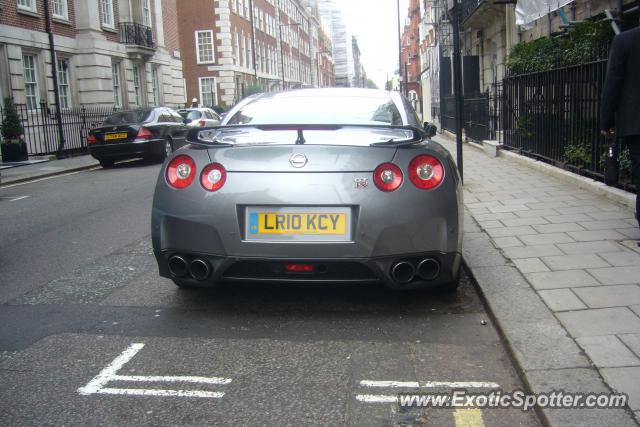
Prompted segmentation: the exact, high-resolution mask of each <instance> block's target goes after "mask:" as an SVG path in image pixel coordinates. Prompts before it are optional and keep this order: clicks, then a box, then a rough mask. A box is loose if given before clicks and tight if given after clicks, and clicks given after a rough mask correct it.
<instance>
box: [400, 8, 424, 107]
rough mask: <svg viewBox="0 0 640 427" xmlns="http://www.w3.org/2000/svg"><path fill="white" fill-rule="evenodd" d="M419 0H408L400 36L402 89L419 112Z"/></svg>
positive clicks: (420, 93)
mask: <svg viewBox="0 0 640 427" xmlns="http://www.w3.org/2000/svg"><path fill="white" fill-rule="evenodd" d="M420 21H421V17H420V0H409V10H408V13H407V18H406V22H405V26H404V31H403V33H402V38H401V46H402V54H401V59H402V62H401V64H402V70H401V72H402V74H401V81H402V82H403V84H402V91H403V93H404V94H405V95H406V96H407V98H408V99H409V101H411V103H412V105H413V107H414V108H415V110H416V111H417V112H418V114H421V109H422V105H421V99H422V85H421V84H420V73H421V67H420V40H419V39H420Z"/></svg>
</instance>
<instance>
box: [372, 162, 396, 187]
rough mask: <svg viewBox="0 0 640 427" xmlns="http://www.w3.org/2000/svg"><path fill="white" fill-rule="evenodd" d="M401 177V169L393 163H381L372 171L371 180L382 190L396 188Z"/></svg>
mask: <svg viewBox="0 0 640 427" xmlns="http://www.w3.org/2000/svg"><path fill="white" fill-rule="evenodd" d="M402 179H403V176H402V170H401V169H400V168H399V167H398V166H396V165H394V164H393V163H383V164H381V165H380V166H378V167H377V168H376V170H374V171H373V182H374V183H375V184H376V187H378V188H379V189H380V190H382V191H395V190H397V189H398V188H400V185H401V184H402Z"/></svg>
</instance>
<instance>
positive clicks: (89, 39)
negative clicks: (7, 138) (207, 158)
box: [0, 0, 185, 109]
mask: <svg viewBox="0 0 640 427" xmlns="http://www.w3.org/2000/svg"><path fill="white" fill-rule="evenodd" d="M176 1H177V0H49V4H50V12H51V21H52V31H53V33H54V43H55V51H56V64H55V70H56V72H57V73H58V81H59V83H58V86H59V93H60V103H61V106H62V108H63V109H67V108H73V107H79V106H81V105H85V106H92V105H100V106H110V107H111V106H116V107H119V108H134V107H137V106H146V105H167V106H176V105H182V104H184V102H185V91H184V80H183V75H182V61H181V59H180V47H179V44H178V33H177V21H176V19H175V16H176ZM0 8H1V10H0V96H3V97H5V96H11V97H13V98H14V102H15V103H16V104H22V105H27V107H28V108H34V109H35V108H37V107H36V106H38V105H51V104H53V103H54V102H55V96H54V88H53V78H52V77H51V76H52V74H51V72H52V68H53V67H52V64H51V59H50V54H49V41H48V35H47V33H46V32H45V18H44V1H43V0H1V1H0Z"/></svg>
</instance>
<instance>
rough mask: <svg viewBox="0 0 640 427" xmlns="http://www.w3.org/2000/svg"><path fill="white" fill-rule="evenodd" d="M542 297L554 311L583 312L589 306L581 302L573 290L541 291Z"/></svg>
mask: <svg viewBox="0 0 640 427" xmlns="http://www.w3.org/2000/svg"><path fill="white" fill-rule="evenodd" d="M539 295H540V297H542V300H543V301H544V302H545V303H546V304H547V306H548V307H549V308H550V309H551V310H553V311H569V310H581V309H584V308H587V306H586V305H585V304H584V303H583V302H582V301H580V298H578V297H577V296H576V294H574V293H573V292H571V289H551V290H548V291H540V292H539Z"/></svg>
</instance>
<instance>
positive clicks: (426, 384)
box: [360, 380, 500, 388]
mask: <svg viewBox="0 0 640 427" xmlns="http://www.w3.org/2000/svg"><path fill="white" fill-rule="evenodd" d="M360 385H361V386H363V387H384V388H438V387H442V388H499V387H500V385H499V384H497V383H492V382H478V381H423V382H418V381H369V380H362V381H360Z"/></svg>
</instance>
